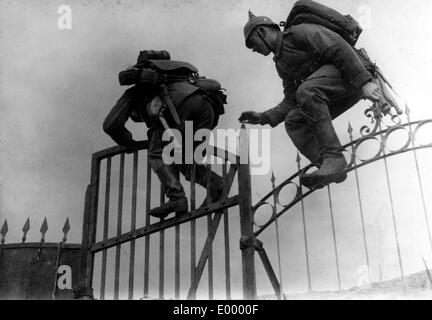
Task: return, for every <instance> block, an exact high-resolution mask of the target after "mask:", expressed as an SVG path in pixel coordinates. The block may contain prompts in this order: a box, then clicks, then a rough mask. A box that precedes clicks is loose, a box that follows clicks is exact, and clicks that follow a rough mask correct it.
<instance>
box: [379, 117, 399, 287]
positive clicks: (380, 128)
mask: <svg viewBox="0 0 432 320" xmlns="http://www.w3.org/2000/svg"><path fill="white" fill-rule="evenodd" d="M377 121H379V130H380V132H381V131H382V125H381V119H380V118H377ZM380 136H381V143H383V141H384V140H383V135H382V133H381V134H380ZM382 152H383V156H384V167H385V174H386V180H387V190H388V193H389V199H390V207H391V212H392V219H393V230H394V234H395V239H396V249H397V254H398V260H399V269H400V273H401V278H402V287H403V290H405V276H404V271H403V266H402V256H401V251H400V245H399V234H398V230H397V222H396V214H395V209H394V203H393V193H392V190H391V185H390V176H389V171H388V164H387V154H386V152H385V146H384V145H382Z"/></svg>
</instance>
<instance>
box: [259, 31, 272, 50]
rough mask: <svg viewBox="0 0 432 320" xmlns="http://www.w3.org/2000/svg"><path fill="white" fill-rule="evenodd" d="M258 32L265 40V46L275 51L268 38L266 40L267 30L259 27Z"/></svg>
mask: <svg viewBox="0 0 432 320" xmlns="http://www.w3.org/2000/svg"><path fill="white" fill-rule="evenodd" d="M257 33H258V36H259V37H260V39H261V40H262V41H263V42H264V44H265V46H266V47H267V49H268V50H269V51H270V52H273V50H272V48H270V45H269V43H268V42H267V40H266V38H265V36H266V34H267V33H266V32H265V30H264V29H263V28H258V29H257Z"/></svg>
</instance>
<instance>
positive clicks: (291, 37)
mask: <svg viewBox="0 0 432 320" xmlns="http://www.w3.org/2000/svg"><path fill="white" fill-rule="evenodd" d="M276 41H277V42H276V50H275V55H274V58H273V60H274V62H275V65H276V70H277V72H278V74H279V76H280V77H281V78H282V81H283V87H284V99H283V101H282V102H281V103H280V104H279V105H277V106H276V107H275V108H273V109H270V110H268V111H266V112H264V113H263V116H264V117H265V119H266V122H268V123H269V124H270V125H271V126H272V127H275V126H277V125H278V124H280V123H281V122H283V121H284V120H285V118H286V115H287V114H288V112H289V111H290V110H292V109H293V108H295V107H296V105H297V102H296V91H297V89H298V87H299V86H300V85H301V84H302V82H304V81H305V80H306V79H307V78H308V77H309V76H310V75H312V74H313V73H314V72H315V71H317V70H318V69H319V68H320V67H322V66H323V65H326V64H333V65H334V66H336V68H338V69H339V70H340V72H341V74H342V76H343V78H344V80H345V81H346V84H347V87H349V88H350V89H352V90H358V89H360V88H361V87H362V86H363V85H364V84H366V83H367V82H369V81H371V80H372V76H371V74H370V73H369V71H367V69H366V68H365V65H364V64H363V62H362V60H361V59H360V57H359V56H358V54H357V53H356V51H355V50H354V49H353V48H352V47H351V46H350V45H349V44H348V43H347V42H346V41H345V40H344V39H343V38H342V37H341V36H340V35H339V34H337V33H335V32H333V31H331V30H329V29H327V28H325V27H323V26H320V25H315V24H300V25H296V26H293V27H291V28H289V29H287V30H286V31H285V32H280V33H279V35H278V37H277V40H276Z"/></svg>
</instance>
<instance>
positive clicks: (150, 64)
mask: <svg viewBox="0 0 432 320" xmlns="http://www.w3.org/2000/svg"><path fill="white" fill-rule="evenodd" d="M143 52H144V51H143ZM147 58H148V57H147ZM141 60H142V59H141ZM139 61H140V58H139ZM144 62H145V64H144V66H145V67H143V64H142V63H138V64H137V65H135V66H134V67H131V68H129V69H128V70H125V71H122V72H121V73H120V75H119V78H120V83H121V84H122V85H129V84H136V85H135V86H134V87H132V88H130V89H128V90H126V92H125V93H124V94H123V96H122V97H121V98H120V99H119V100H118V102H117V103H116V104H115V106H114V107H113V108H112V110H111V112H110V113H109V114H108V116H107V117H106V119H105V121H104V123H103V129H104V131H105V133H107V134H108V135H110V136H111V138H112V139H113V140H114V141H115V142H116V143H118V144H119V145H121V146H125V147H128V148H131V150H133V148H134V147H135V146H137V142H136V141H135V140H134V139H133V138H132V134H131V132H130V131H128V130H127V129H126V127H125V123H126V121H127V120H128V119H129V117H130V118H131V119H132V120H133V121H135V122H145V124H146V125H147V127H148V128H149V129H148V132H147V135H148V137H149V147H148V154H149V162H150V165H151V167H152V169H153V171H154V172H155V173H156V175H157V176H158V178H159V180H160V182H161V184H162V186H163V189H164V191H165V194H166V196H167V197H168V198H169V201H168V202H167V203H166V204H164V205H162V206H160V207H158V208H154V209H152V210H151V211H150V215H152V216H155V217H159V218H165V217H166V216H167V215H169V214H170V213H173V212H175V213H176V216H180V215H182V214H185V213H186V212H187V211H188V203H187V198H186V195H185V192H184V189H183V187H182V185H181V183H180V179H179V178H180V177H179V172H181V173H182V174H183V175H184V176H185V178H186V179H187V180H189V181H190V178H191V175H190V174H191V168H192V165H186V164H184V163H185V162H184V161H183V163H182V164H170V165H168V164H165V163H164V161H163V160H162V152H163V148H164V147H165V145H167V144H168V143H169V142H167V141H162V135H163V133H164V131H165V130H166V127H164V126H163V124H162V123H161V121H160V118H159V114H157V112H159V111H160V110H156V114H153V115H152V114H150V113H152V110H153V108H156V109H157V108H158V107H160V105H163V104H165V103H166V102H167V101H166V100H165V99H169V101H170V103H172V104H173V105H174V106H175V108H176V111H175V113H177V115H178V117H179V120H180V122H181V123H180V125H178V124H177V123H176V121H175V120H174V119H173V114H170V112H169V111H168V108H167V109H165V111H164V112H163V120H164V121H165V120H166V124H167V125H168V126H169V127H170V128H176V129H178V130H179V131H180V132H181V133H182V134H183V133H184V124H185V121H193V129H194V133H195V131H197V130H199V129H209V130H212V129H214V128H215V126H216V124H217V122H218V118H219V114H221V113H223V112H220V108H222V109H223V103H224V102H222V101H218V100H217V97H215V96H209V94H208V92H204V91H203V90H202V89H200V88H199V87H197V86H195V85H193V83H191V82H192V79H194V78H196V74H197V72H198V70H196V69H195V67H194V66H192V65H191V64H189V63H186V62H180V61H172V60H157V59H154V60H152V59H144ZM161 85H163V86H164V87H165V88H166V91H165V94H168V96H164V93H163V91H161ZM165 85H166V86H165ZM182 136H183V137H184V135H182ZM183 140H184V139H183ZM183 154H184V153H183ZM207 177H208V176H207V170H206V168H205V166H204V165H196V177H195V181H196V182H197V183H198V184H200V185H201V186H203V187H205V188H206V187H207V185H208V184H207ZM209 177H210V197H211V201H212V202H216V201H218V200H219V198H220V197H221V195H222V191H223V180H222V178H221V177H220V176H219V175H217V174H216V173H214V172H213V171H211V173H210V175H209ZM204 204H205V202H204V203H203V205H204Z"/></svg>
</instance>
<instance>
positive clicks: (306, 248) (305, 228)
mask: <svg viewBox="0 0 432 320" xmlns="http://www.w3.org/2000/svg"><path fill="white" fill-rule="evenodd" d="M300 168H301V158H300V154H299V153H298V152H297V169H298V171H300ZM299 185H300V187H299V189H300V196H301V197H302V199H301V212H302V221H303V238H304V246H305V255H306V273H307V280H308V291H309V292H310V291H312V279H311V272H310V263H309V245H308V239H307V227H306V213H305V206H304V200H303V186H302V184H301V182H300V183H299Z"/></svg>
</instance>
